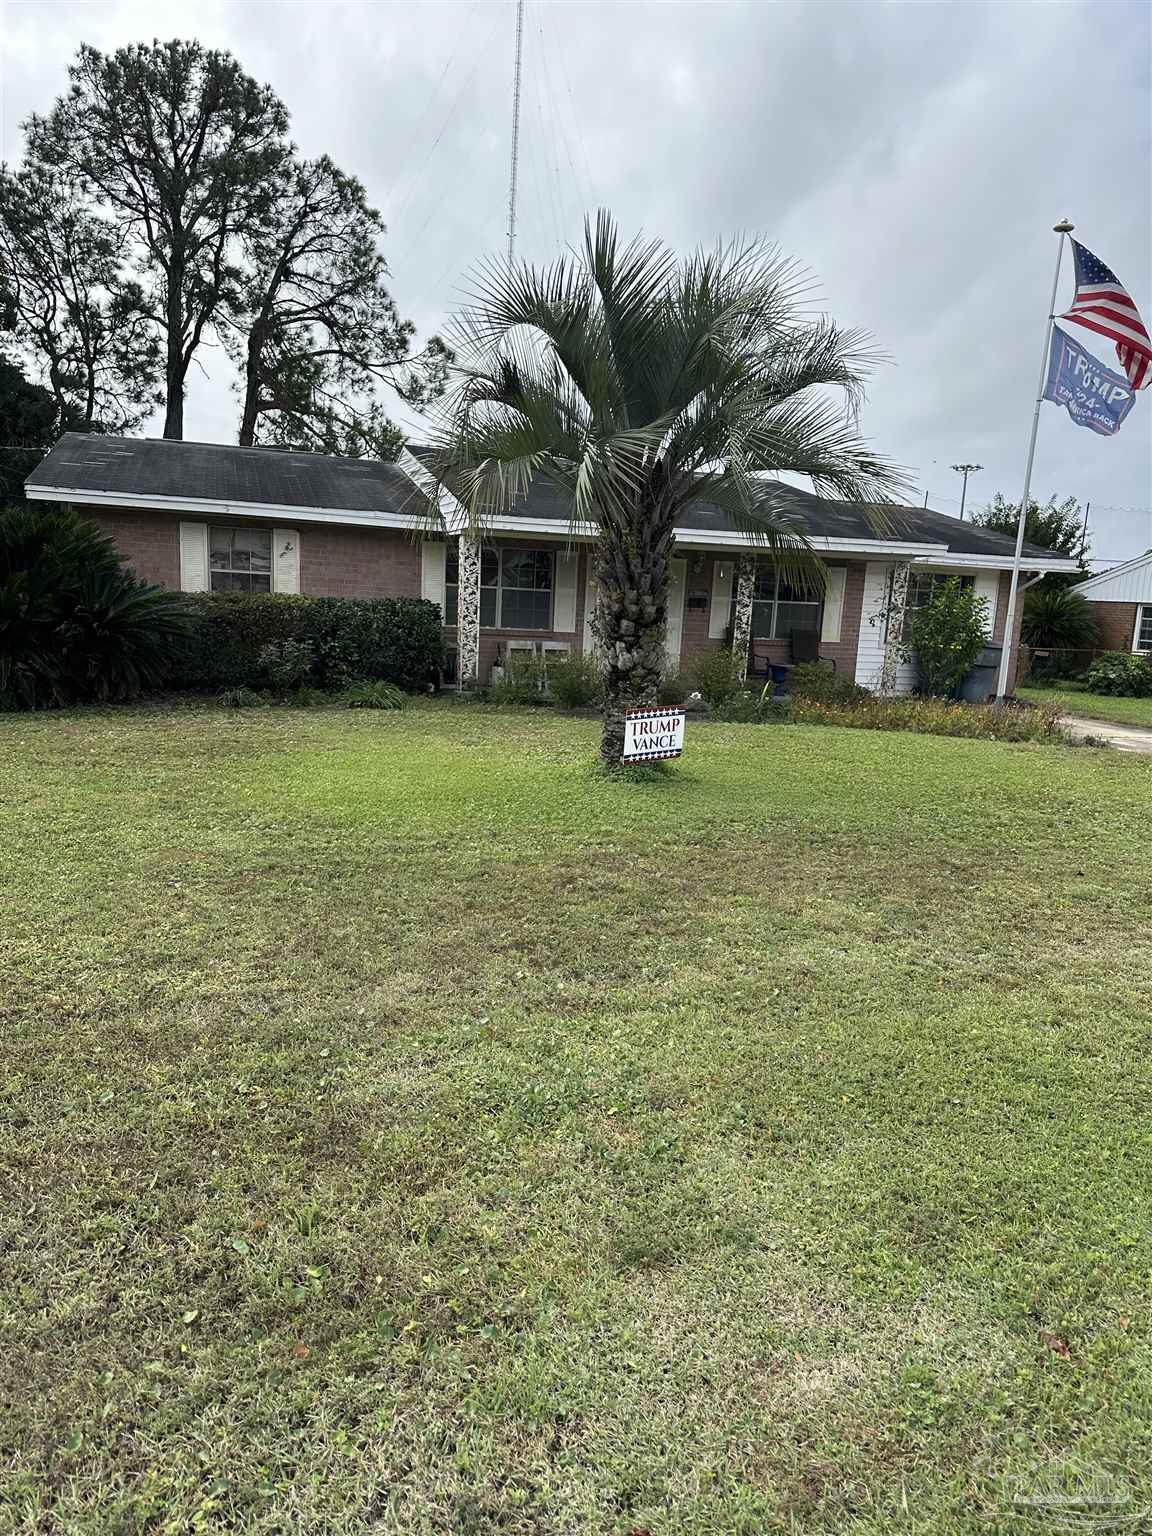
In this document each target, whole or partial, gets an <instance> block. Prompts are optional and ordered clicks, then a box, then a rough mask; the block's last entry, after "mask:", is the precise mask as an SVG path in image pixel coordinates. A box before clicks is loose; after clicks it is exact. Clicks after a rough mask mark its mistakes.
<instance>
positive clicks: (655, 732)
mask: <svg viewBox="0 0 1152 1536" xmlns="http://www.w3.org/2000/svg"><path fill="white" fill-rule="evenodd" d="M683 750H684V711H683V710H682V709H630V710H629V711H628V713H627V714H626V715H625V716H624V758H623V760H624V762H626V763H651V762H655V761H656V760H657V759H658V758H664V757H679V756H680V754H681V753H682V752H683Z"/></svg>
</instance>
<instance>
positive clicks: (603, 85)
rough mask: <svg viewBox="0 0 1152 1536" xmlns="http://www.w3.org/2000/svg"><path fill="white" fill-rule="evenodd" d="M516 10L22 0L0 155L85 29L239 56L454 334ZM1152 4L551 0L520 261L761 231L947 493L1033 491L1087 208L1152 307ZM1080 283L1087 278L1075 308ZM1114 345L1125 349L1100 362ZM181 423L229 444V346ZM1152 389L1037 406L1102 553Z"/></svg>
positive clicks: (1130, 531) (12, 28)
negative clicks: (861, 336) (1057, 272)
mask: <svg viewBox="0 0 1152 1536" xmlns="http://www.w3.org/2000/svg"><path fill="white" fill-rule="evenodd" d="M512 23H513V5H512V3H511V0H483V3H461V4H455V5H453V4H442V3H428V0H426V3H423V4H375V5H373V4H337V3H332V0H317V3H308V4H302V3H296V4H273V3H269V4H242V3H235V4H229V3H223V0H216V3H195V4H191V3H183V0H161V3H157V4H144V3H140V0H114V3H107V4H105V3H87V4H71V3H67V0H63V3H56V4H54V5H47V6H46V5H43V4H42V3H39V0H37V3H24V0H8V6H7V38H6V40H5V54H4V58H3V64H2V71H3V73H2V79H0V86H2V94H0V153H2V154H3V155H4V157H5V158H8V159H13V158H17V157H18V155H19V152H20V133H19V123H20V121H21V119H22V118H23V117H24V116H25V115H26V114H27V113H28V112H29V111H31V110H33V109H43V108H45V107H47V106H48V105H49V103H50V102H51V100H52V99H53V97H54V96H55V95H56V94H57V93H58V92H59V91H60V90H61V89H62V88H63V87H64V84H65V71H66V67H67V63H68V61H69V59H70V57H71V56H72V54H73V53H74V51H75V49H76V47H77V46H78V45H79V43H80V42H81V41H89V42H92V43H94V44H95V45H97V46H98V47H102V48H111V47H115V46H117V45H119V44H121V43H123V42H128V41H132V40H136V39H140V38H149V37H151V36H153V35H157V34H159V35H162V36H171V35H196V36H198V37H200V38H201V39H202V40H203V41H204V42H206V43H209V44H213V45H219V46H226V47H229V48H231V49H232V51H233V52H234V53H235V54H236V55H237V56H238V57H239V58H240V59H241V60H242V61H243V63H244V64H245V66H246V67H247V68H248V69H249V70H250V71H251V73H253V74H255V75H257V76H258V77H259V78H261V79H266V80H268V81H270V82H271V83H272V84H273V85H274V86H275V87H276V89H277V90H278V91H279V93H280V94H281V96H282V97H283V98H284V100H285V102H286V103H287V105H288V107H289V109H290V111H291V113H292V117H293V133H294V136H295V138H296V140H297V142H298V143H299V144H300V146H301V148H302V149H303V150H304V151H305V152H306V153H308V154H316V153H319V152H320V151H327V152H329V153H330V154H332V155H333V156H334V157H335V158H336V160H337V161H339V162H340V163H341V164H342V165H343V166H345V167H346V168H347V169H348V170H351V171H354V172H355V173H356V174H357V175H359V176H360V177H361V178H362V179H363V181H364V182H365V184H366V185H367V187H368V189H369V192H370V194H371V196H372V198H373V200H374V201H375V202H376V203H377V205H378V206H379V207H380V208H381V210H382V211H383V213H384V216H385V218H386V219H387V221H388V224H389V237H388V246H387V250H388V256H389V261H390V263H391V267H392V273H393V289H394V293H395V296H396V298H397V301H398V302H399V304H400V307H401V309H402V311H403V312H404V313H406V314H409V315H411V316H412V317H413V319H415V320H416V322H417V324H418V325H419V326H420V328H421V329H422V331H424V332H428V331H431V330H434V329H436V328H438V327H441V326H442V325H443V324H444V321H445V318H446V317H447V315H448V314H449V313H450V311H451V310H452V308H453V307H454V305H455V304H456V303H458V302H459V298H460V295H461V292H462V289H463V287H464V286H465V274H466V272H467V271H468V269H469V268H470V267H472V266H473V265H474V263H475V262H476V261H477V260H478V259H479V258H481V257H482V256H483V255H485V254H487V253H489V252H492V251H497V250H499V249H501V248H502V245H503V242H504V237H505V221H506V207H505V205H506V198H507V174H508V140H509V118H510V105H509V101H510V76H511V40H512ZM1150 42H1152V30H1150V23H1149V13H1148V10H1147V7H1146V6H1144V5H1143V4H1138V3H1132V4H1129V3H1127V0H1113V3H1110V4H1107V5H1101V4H1099V3H1098V0H1082V3H1078V4H1051V3H1049V4H1031V3H1030V4H1023V3H1018V4H998V5H991V4H988V5H985V4H973V3H970V0H961V3H948V0H941V3H938V4H932V5H928V4H874V3H858V4H833V3H811V0H810V3H807V4H803V3H802V4H778V5H776V4H765V3H753V4H747V5H741V4H727V3H698V4H670V3H642V0H634V3H628V4H619V3H615V4H594V3H587V4H559V3H553V0H529V3H528V5H527V25H526V57H525V65H526V69H525V88H524V97H523V138H522V167H521V199H520V209H521V219H520V244H519V250H520V254H521V255H522V256H524V257H526V258H529V259H536V260H543V259H547V258H548V257H549V256H552V255H554V254H555V253H556V251H557V250H558V249H559V248H560V247H561V246H562V245H563V244H565V243H567V242H569V241H572V240H574V239H576V238H578V235H579V230H580V224H581V220H582V217H583V214H584V212H585V210H586V209H587V208H589V207H592V206H595V205H597V204H601V203H602V204H606V205H607V206H609V207H611V208H612V209H613V211H614V212H615V213H616V215H617V217H618V218H619V219H620V221H621V223H622V225H623V226H624V227H625V228H626V229H633V228H639V227H643V228H645V229H646V230H648V231H649V232H651V233H654V234H660V235H662V236H663V237H664V238H666V239H667V240H669V241H670V242H672V243H673V244H674V245H676V246H677V247H680V248H687V247H691V246H694V245H697V244H701V243H705V244H711V243H712V242H713V241H714V240H715V239H716V238H717V236H720V235H734V234H737V233H741V232H745V233H757V234H760V233H763V234H766V235H768V236H770V237H771V238H773V239H776V240H778V241H779V243H780V244H781V246H782V247H783V248H784V249H785V250H786V251H787V252H789V253H790V254H793V255H795V256H796V257H798V258H799V259H800V260H801V261H803V262H804V263H805V264H806V265H807V266H809V267H810V268H811V269H812V271H813V272H814V274H815V275H816V277H817V278H818V280H819V291H820V302H821V303H822V305H823V306H824V307H826V308H827V309H828V310H829V311H830V312H831V313H833V314H835V315H836V317H837V318H838V319H839V320H840V321H842V322H843V323H845V324H851V325H859V326H863V327H865V328H866V329H868V330H869V331H871V332H872V333H873V334H874V335H875V336H876V338H877V341H878V343H879V344H880V346H881V347H882V349H883V350H884V352H885V353H886V354H887V355H888V356H889V357H890V358H891V360H892V361H891V363H890V364H889V365H888V366H886V367H884V368H883V369H881V370H880V372H879V373H878V374H877V377H876V379H875V382H874V385H873V388H872V390H871V393H870V398H869V403H868V405H867V407H866V408H865V412H864V417H863V422H864V426H865V429H866V430H867V432H868V433H869V435H870V437H871V438H872V439H873V441H874V442H875V444H876V445H877V446H878V447H879V448H880V449H881V450H882V451H883V452H885V453H887V454H888V455H889V456H890V457H891V458H893V459H895V460H897V461H898V462H900V463H902V464H904V465H906V466H907V467H908V469H909V472H910V474H911V477H912V478H913V480H914V481H915V482H916V483H917V484H918V485H919V487H920V489H921V492H923V490H924V489H927V490H928V492H929V494H930V500H931V502H932V504H933V505H936V506H938V507H940V508H941V509H942V510H945V511H947V510H955V508H956V505H957V501H958V496H959V485H958V480H957V477H956V476H955V475H953V474H952V472H951V470H950V469H949V465H950V464H952V463H953V462H955V461H958V460H960V459H965V460H973V461H976V462H980V463H983V464H984V465H985V466H986V467H985V469H984V471H983V473H982V474H980V475H979V476H977V477H976V479H975V480H974V481H973V484H972V488H971V491H970V500H974V501H975V502H976V503H979V502H981V501H982V500H985V499H987V498H988V497H990V495H991V493H992V492H993V491H994V490H997V489H1000V490H1003V491H1005V492H1006V493H1008V494H1009V495H1010V496H1012V497H1015V496H1016V495H1017V494H1018V493H1019V485H1020V480H1021V476H1022V471H1023V457H1024V450H1025V446H1026V436H1027V429H1028V424H1029V420H1030V415H1031V401H1032V398H1033V390H1034V387H1035V377H1036V372H1037V369H1038V365H1039V350H1040V342H1041V338H1042V327H1043V318H1044V310H1045V306H1046V303H1047V298H1048V289H1049V285H1050V283H1051V272H1052V263H1053V261H1054V257H1055V237H1054V236H1053V235H1052V234H1051V233H1050V230H1051V225H1052V224H1053V223H1054V222H1055V220H1056V219H1057V218H1059V217H1061V216H1062V215H1064V214H1065V213H1067V214H1068V216H1069V217H1071V218H1072V219H1074V220H1075V221H1076V224H1077V229H1078V233H1079V234H1080V235H1081V236H1082V238H1083V239H1084V241H1085V243H1086V244H1088V245H1089V246H1091V247H1092V248H1093V249H1094V250H1096V251H1097V252H1098V253H1099V254H1100V255H1101V256H1102V257H1103V258H1104V259H1105V260H1106V261H1107V262H1109V263H1110V265H1111V266H1112V267H1113V268H1114V269H1115V270H1116V271H1117V272H1118V273H1119V274H1120V276H1121V278H1122V279H1123V280H1124V281H1125V282H1126V283H1127V285H1128V286H1129V288H1130V289H1131V291H1132V293H1133V295H1134V297H1135V298H1136V300H1137V302H1138V303H1139V304H1140V305H1141V307H1142V309H1143V311H1144V314H1145V317H1146V318H1149V317H1150V316H1152V235H1150V230H1152V206H1150V189H1152V175H1150V172H1152V133H1150V123H1152V84H1150V78H1149V57H1150ZM1070 293H1071V281H1070V274H1069V273H1067V272H1066V277H1065V280H1064V283H1063V285H1062V294H1063V295H1065V296H1068V295H1070ZM1094 350H1095V351H1096V352H1097V354H1098V355H1099V356H1100V357H1101V358H1102V360H1104V361H1106V362H1113V357H1112V350H1111V347H1110V344H1108V343H1107V342H1105V341H1104V340H1103V339H1102V338H1101V339H1100V341H1099V345H1098V346H1097V347H1095V348H1094ZM203 364H204V369H205V373H204V374H203V375H201V377H199V378H198V379H197V380H195V382H194V383H193V385H192V390H191V395H190V399H189V409H188V418H189V434H190V435H193V434H195V435H198V436H203V437H207V438H217V439H227V438H230V437H231V436H232V435H233V432H234V424H235V423H234V417H235V412H234V407H233V404H232V401H231V397H230V394H229V375H228V369H227V366H226V363H225V360H224V358H223V357H222V355H221V354H220V352H219V351H218V350H214V351H211V352H207V353H205V354H204V357H203ZM1150 421H1152V390H1149V391H1148V392H1147V393H1146V395H1145V396H1144V398H1142V399H1141V400H1140V401H1139V402H1138V404H1137V407H1136V409H1135V411H1134V412H1133V414H1132V415H1131V416H1130V418H1129V420H1128V422H1127V423H1126V425H1125V427H1124V429H1123V431H1122V432H1121V433H1120V434H1119V435H1118V436H1117V437H1116V438H1114V439H1110V440H1109V439H1103V438H1098V437H1095V436H1094V435H1093V434H1091V433H1088V432H1086V431H1084V430H1082V429H1079V428H1076V427H1074V426H1073V425H1072V424H1071V422H1070V421H1069V420H1068V418H1067V416H1066V415H1065V414H1064V413H1063V412H1059V411H1057V409H1056V408H1055V407H1054V406H1047V405H1046V406H1045V407H1044V408H1043V415H1042V423H1041V432H1040V440H1039V448H1038V453H1037V464H1036V472H1035V476H1034V481H1033V485H1034V490H1035V491H1036V493H1037V494H1039V495H1041V496H1042V497H1044V496H1047V495H1049V494H1051V493H1053V492H1055V493H1058V494H1061V495H1063V494H1068V493H1073V494H1076V495H1078V496H1079V497H1080V498H1081V500H1082V501H1085V500H1091V501H1092V503H1093V522H1094V525H1095V528H1096V530H1097V532H1096V539H1095V548H1096V551H1097V553H1098V554H1099V555H1101V556H1109V557H1121V556H1125V555H1129V554H1132V553H1135V552H1137V551H1139V550H1142V549H1144V548H1146V547H1148V546H1149V545H1150V544H1152V514H1150V512H1149V510H1148V509H1149V506H1150V503H1152V434H1150V431H1149V424H1150Z"/></svg>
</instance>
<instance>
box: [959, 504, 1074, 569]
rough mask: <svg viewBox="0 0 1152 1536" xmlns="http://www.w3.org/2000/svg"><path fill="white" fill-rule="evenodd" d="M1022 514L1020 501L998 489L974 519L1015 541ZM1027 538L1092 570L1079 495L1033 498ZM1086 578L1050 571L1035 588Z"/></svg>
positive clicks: (975, 522) (979, 523)
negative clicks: (1008, 496) (1062, 498)
mask: <svg viewBox="0 0 1152 1536" xmlns="http://www.w3.org/2000/svg"><path fill="white" fill-rule="evenodd" d="M1019 514H1020V503H1019V502H1010V501H1005V500H1004V497H1003V495H1002V493H1001V492H1000V491H997V492H996V495H995V496H994V497H993V499H992V504H991V506H988V507H985V508H984V510H983V512H977V513H975V514H974V515H973V518H972V522H973V525H974V526H975V527H977V528H987V529H989V530H990V531H991V532H993V533H1002V534H1003V535H1004V536H1005V538H1008V539H1011V540H1013V542H1015V539H1016V527H1017V523H1018V521H1019ZM1024 539H1025V542H1026V543H1028V544H1038V545H1039V546H1040V548H1041V549H1050V550H1051V551H1052V553H1053V554H1054V555H1063V556H1064V558H1065V559H1067V560H1075V561H1076V563H1077V564H1078V565H1079V567H1080V569H1081V571H1087V570H1088V565H1087V563H1086V562H1087V553H1088V550H1089V548H1090V547H1091V546H1090V544H1089V541H1088V538H1087V535H1086V533H1085V529H1084V513H1083V511H1082V510H1081V507H1080V503H1079V502H1078V501H1077V500H1076V498H1075V496H1066V497H1065V498H1064V500H1063V501H1061V502H1057V500H1056V498H1055V496H1053V497H1051V498H1050V499H1049V500H1048V501H1047V502H1046V503H1045V504H1044V505H1043V506H1042V505H1041V504H1040V502H1038V501H1032V500H1029V502H1028V516H1027V518H1026V519H1025V522H1024ZM1083 579H1084V578H1083V577H1082V576H1078V575H1075V574H1072V573H1067V574H1066V573H1064V572H1062V571H1049V572H1048V574H1047V575H1046V576H1045V577H1044V579H1043V581H1042V582H1040V583H1039V584H1038V586H1037V587H1035V588H1032V591H1039V590H1045V591H1051V590H1054V589H1060V588H1063V587H1068V586H1070V585H1071V584H1072V583H1073V582H1076V581H1082V580H1083Z"/></svg>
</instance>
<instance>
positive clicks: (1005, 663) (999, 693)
mask: <svg viewBox="0 0 1152 1536" xmlns="http://www.w3.org/2000/svg"><path fill="white" fill-rule="evenodd" d="M1075 227H1076V226H1075V225H1074V224H1072V223H1070V222H1069V221H1068V220H1067V219H1061V220H1060V222H1059V224H1054V225H1053V226H1052V228H1053V230H1054V231H1055V232H1056V234H1058V235H1059V236H1060V244H1059V245H1058V246H1057V247H1056V273H1055V276H1054V277H1053V279H1052V297H1051V299H1050V300H1049V301H1048V319H1047V322H1046V323H1045V326H1044V351H1043V353H1042V355H1041V358H1040V383H1039V384H1038V385H1037V386H1036V409H1035V410H1034V411H1033V413H1032V436H1031V437H1030V438H1029V439H1028V459H1027V462H1026V464H1025V466H1024V490H1023V492H1022V494H1021V496H1020V516H1019V519H1018V520H1017V523H1016V554H1015V556H1014V558H1013V560H1012V581H1011V583H1010V584H1009V587H1008V612H1007V613H1006V614H1005V616H1004V649H1003V652H1002V654H1001V656H1000V676H999V678H998V680H997V683H996V702H997V704H999V703H1001V702H1002V701H1003V699H1004V696H1005V694H1006V693H1007V692H1008V667H1009V665H1010V663H1011V660H1012V628H1013V625H1014V624H1015V622H1016V596H1017V589H1018V588H1019V586H1020V556H1021V554H1022V553H1023V549H1024V529H1025V527H1026V525H1027V522H1028V495H1029V492H1030V491H1031V489H1032V460H1033V459H1034V458H1035V457H1036V430H1037V428H1038V427H1039V425H1040V407H1041V405H1043V403H1044V384H1045V381H1046V380H1047V377H1048V349H1049V347H1050V346H1051V343H1052V324H1053V322H1054V320H1055V319H1056V291H1057V289H1058V288H1059V287H1060V263H1061V261H1062V260H1063V257H1064V237H1065V235H1070V234H1071V233H1072V231H1073V229H1075Z"/></svg>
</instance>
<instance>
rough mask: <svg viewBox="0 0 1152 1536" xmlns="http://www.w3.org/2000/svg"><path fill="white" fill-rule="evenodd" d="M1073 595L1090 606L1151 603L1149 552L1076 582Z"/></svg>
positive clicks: (1151, 576)
mask: <svg viewBox="0 0 1152 1536" xmlns="http://www.w3.org/2000/svg"><path fill="white" fill-rule="evenodd" d="M1076 591H1077V592H1079V593H1080V595H1081V597H1086V598H1087V599H1088V600H1089V602H1093V603H1152V549H1146V550H1145V551H1144V553H1143V554H1142V555H1137V556H1136V557H1135V559H1133V560H1125V561H1124V563H1123V564H1122V565H1114V566H1111V567H1110V568H1109V569H1108V570H1106V571H1100V572H1099V574H1098V575H1096V576H1089V578H1088V580H1087V581H1080V582H1077V584H1076Z"/></svg>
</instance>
